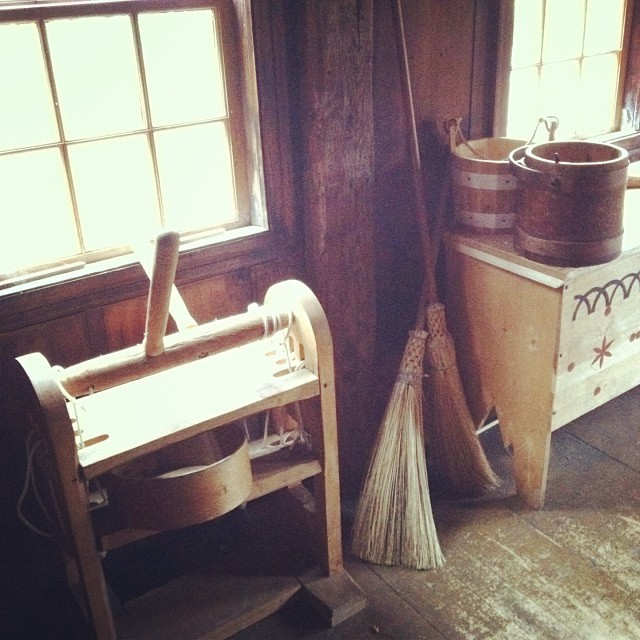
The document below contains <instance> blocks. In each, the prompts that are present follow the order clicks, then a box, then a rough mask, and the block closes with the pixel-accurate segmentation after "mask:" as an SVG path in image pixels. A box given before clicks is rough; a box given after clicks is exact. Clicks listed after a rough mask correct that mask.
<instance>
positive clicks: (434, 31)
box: [0, 0, 498, 537]
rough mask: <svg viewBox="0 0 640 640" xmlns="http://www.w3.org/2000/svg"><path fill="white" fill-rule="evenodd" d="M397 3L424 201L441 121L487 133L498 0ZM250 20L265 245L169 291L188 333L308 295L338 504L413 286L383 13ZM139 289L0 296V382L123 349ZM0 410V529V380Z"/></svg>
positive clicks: (211, 263) (353, 490)
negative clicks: (280, 285) (275, 300)
mask: <svg viewBox="0 0 640 640" xmlns="http://www.w3.org/2000/svg"><path fill="white" fill-rule="evenodd" d="M403 6H404V8H405V16H406V25H407V39H408V46H409V53H410V59H411V68H412V74H413V83H414V85H413V86H414V98H415V107H416V114H417V120H418V130H419V133H420V138H421V147H422V148H421V152H422V157H423V160H424V166H425V178H426V182H427V197H428V200H429V202H430V203H432V204H433V202H435V198H436V196H437V192H438V189H439V185H440V182H441V177H442V176H441V172H442V171H441V166H442V160H443V158H444V157H445V155H446V153H447V143H446V136H445V134H444V131H443V129H442V123H443V121H444V120H445V119H446V118H448V117H450V116H462V117H463V125H464V127H465V131H466V133H467V135H470V136H472V137H479V136H482V135H489V134H490V122H491V119H490V115H491V109H492V100H493V98H492V96H493V78H492V76H491V71H492V69H495V60H494V55H495V46H496V37H495V29H496V27H497V8H498V0H405V1H404V3H403ZM254 7H255V11H256V16H255V17H256V25H257V29H256V34H257V46H258V77H259V92H260V100H261V105H262V107H263V116H262V118H263V119H262V123H261V124H262V131H263V135H264V137H265V179H266V191H267V202H268V207H269V210H270V212H271V215H272V218H271V221H272V225H273V233H271V234H268V238H261V239H260V240H259V241H258V242H257V243H254V244H252V245H251V246H249V245H248V244H246V243H245V244H246V246H245V245H243V244H242V242H243V241H241V242H240V243H236V244H234V245H233V246H228V247H226V246H225V247H221V248H219V249H218V250H216V251H215V252H214V254H212V255H210V256H209V258H208V259H206V260H202V259H201V258H198V257H196V256H184V257H181V262H180V267H179V273H178V277H177V284H178V286H179V288H180V290H181V292H182V293H183V296H184V297H185V298H186V301H187V304H188V306H189V307H190V308H191V309H192V311H193V313H194V315H195V316H196V319H197V320H199V321H200V322H202V321H206V320H209V319H212V318H214V317H221V316H226V315H229V314H230V313H234V312H238V311H241V310H243V309H244V308H246V305H247V304H248V303H249V302H251V301H254V300H261V299H262V296H263V294H264V291H265V290H266V288H267V287H268V286H269V285H270V284H272V283H273V282H275V281H278V280H282V279H285V278H289V277H297V278H300V279H303V280H306V281H307V282H308V284H310V285H311V286H312V288H313V289H314V291H315V292H316V294H317V295H318V297H319V298H320V301H321V303H322V304H323V306H324V308H325V310H326V312H327V315H328V317H329V322H330V325H331V327H332V332H333V337H334V343H335V357H336V375H337V384H338V420H339V429H340V451H341V474H342V477H341V484H342V491H343V494H345V495H355V494H357V492H358V490H359V485H360V478H361V475H362V472H363V468H364V465H365V464H366V462H367V457H368V455H369V449H370V446H371V443H372V441H373V438H374V435H375V432H376V430H377V426H378V423H379V420H380V417H381V415H382V411H383V410H384V407H385V404H386V401H387V398H388V395H389V392H390V389H391V385H392V384H393V381H394V379H395V373H396V369H395V367H396V366H397V363H398V360H399V358H400V355H401V353H402V349H403V347H404V343H405V340H406V334H407V331H408V330H409V329H410V328H411V326H412V325H413V323H414V321H415V317H414V316H415V308H416V301H417V291H418V288H419V286H420V282H421V275H420V273H421V259H420V255H421V254H420V250H419V246H418V245H417V232H416V220H415V212H414V205H413V194H412V192H411V186H410V185H411V181H410V180H409V179H408V177H409V175H410V171H409V165H408V155H407V146H406V133H405V132H406V128H405V121H404V118H403V110H402V106H401V100H400V95H399V92H400V84H399V76H398V73H399V67H398V58H397V52H396V46H395V38H394V34H393V29H392V20H391V2H390V1H389V0H335V1H332V2H319V1H317V0H254ZM146 287H147V283H146V279H145V277H144V275H143V273H142V270H141V269H140V268H136V267H130V268H126V269H122V270H119V271H118V272H117V273H115V274H111V275H110V276H108V277H104V276H95V277H91V278H86V279H83V280H81V281H78V282H76V283H74V284H71V285H69V284H67V285H64V286H53V285H52V286H51V287H47V288H46V289H44V290H41V291H39V292H37V293H35V294H28V295H27V294H24V295H19V296H13V297H11V298H7V297H6V296H5V297H4V298H0V355H1V356H2V357H3V358H4V362H5V364H4V365H3V370H5V371H6V360H7V359H11V358H13V357H15V356H17V355H20V354H22V353H27V352H31V351H41V352H42V353H44V354H45V356H46V357H47V358H48V359H49V360H50V362H52V363H56V364H60V365H63V366H66V365H69V364H72V363H74V362H78V361H81V360H84V359H87V358H89V357H91V356H94V355H97V354H99V353H104V352H108V351H112V350H115V349H118V348H121V347H124V346H128V345H131V344H135V343H137V342H140V341H141V339H142V332H143V319H144V312H145V299H146ZM0 397H1V398H2V413H1V414H0V457H1V459H0V463H1V464H0V469H1V471H0V484H1V485H2V486H3V488H4V489H3V492H4V493H3V496H2V504H3V505H4V507H3V509H2V512H3V513H2V514H1V515H2V516H3V519H5V518H6V521H11V522H15V515H14V514H13V509H14V506H15V501H16V498H17V493H18V492H19V488H20V482H21V481H22V479H23V474H24V454H23V452H22V449H21V446H22V443H21V442H20V438H19V437H18V436H17V431H16V430H15V429H13V427H14V426H15V425H16V423H17V422H18V421H19V417H18V416H16V415H15V414H12V408H11V403H10V399H11V380H8V379H6V376H4V379H3V381H2V394H1V395H0ZM20 527H21V525H17V527H13V529H14V530H18V529H20ZM10 529H11V527H10ZM20 530H21V529H20ZM24 535H25V536H27V537H30V536H32V534H31V533H30V532H28V531H26V532H25V533H24Z"/></svg>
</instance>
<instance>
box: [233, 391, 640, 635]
mask: <svg viewBox="0 0 640 640" xmlns="http://www.w3.org/2000/svg"><path fill="white" fill-rule="evenodd" d="M482 438H483V443H484V444H485V448H486V450H487V453H488V455H489V457H490V460H491V463H492V465H493V467H494V470H495V471H496V472H498V473H499V475H500V476H501V477H502V479H503V483H502V486H501V488H500V489H499V490H498V491H497V492H495V493H494V494H492V495H490V496H487V497H485V498H483V499H481V500H476V501H463V502H450V501H437V502H435V504H434V517H435V520H436V525H437V527H438V530H439V540H440V543H441V546H442V548H443V552H444V554H445V556H446V559H447V563H446V566H445V567H444V568H442V569H438V570H434V571H423V572H418V571H411V570H406V569H402V568H397V567H380V566H373V565H368V564H364V563H361V562H359V561H356V560H353V559H348V562H347V567H348V570H349V572H350V574H351V575H352V577H353V578H354V579H355V580H356V582H357V583H358V584H359V585H360V587H361V588H362V589H363V590H364V591H365V593H366V594H367V596H368V598H369V601H370V604H369V607H368V608H367V609H366V610H365V611H363V612H362V613H360V614H358V615H356V616H355V617H353V618H351V619H350V620H347V621H345V622H343V623H342V624H341V625H338V626H337V627H335V628H333V629H331V630H322V629H320V628H319V627H318V626H317V625H314V624H313V623H312V622H310V621H309V620H308V619H307V620H305V617H304V613H303V611H302V609H301V607H300V606H299V607H298V611H294V607H291V610H290V611H286V610H283V611H282V612H281V613H280V614H277V615H275V616H273V617H271V618H269V619H267V620H264V621H262V622H260V623H258V624H257V625H255V626H254V627H253V628H251V629H248V630H246V631H244V632H242V633H240V634H237V635H236V636H235V640H266V639H273V640H276V639H277V640H288V639H294V638H295V639H298V638H313V639H314V640H320V639H323V640H325V639H326V640H330V639H335V640H338V639H340V640H347V639H349V640H354V639H361V638H362V639H365V638H375V637H379V638H391V639H394V640H419V639H423V638H424V639H433V640H436V639H440V638H446V639H449V640H454V639H456V640H457V639H464V640H489V639H490V640H520V639H522V640H536V639H540V640H543V639H545V640H546V639H549V640H563V639H566V640H637V639H638V638H640V389H636V390H633V391H631V392H629V393H627V394H626V395H624V396H621V397H620V398H618V399H616V400H614V401H613V402H610V403H609V404H608V405H606V406H604V407H602V408H600V409H598V410H596V411H594V412H592V413H591V414H589V415H587V416H584V417H582V418H581V419H579V420H577V421H575V422H574V423H572V424H570V425H567V426H566V427H564V428H563V429H560V430H559V431H556V432H555V433H554V435H553V438H552V454H551V464H550V473H549V481H548V489H547V501H546V505H545V507H544V509H542V510H541V511H530V510H527V509H526V508H524V507H523V506H522V504H520V503H519V501H518V500H517V499H516V498H515V496H514V493H515V490H514V485H513V481H512V476H511V460H510V456H509V454H508V453H507V452H506V451H505V450H504V448H503V447H502V444H501V440H500V438H499V434H498V432H497V429H493V430H491V431H489V432H487V433H485V434H483V436H482Z"/></svg>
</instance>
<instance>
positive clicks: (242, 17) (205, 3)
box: [0, 0, 268, 290]
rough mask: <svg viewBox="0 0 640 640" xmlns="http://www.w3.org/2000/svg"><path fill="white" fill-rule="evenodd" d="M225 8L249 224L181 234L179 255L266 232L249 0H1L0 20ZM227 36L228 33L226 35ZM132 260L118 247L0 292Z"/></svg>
mask: <svg viewBox="0 0 640 640" xmlns="http://www.w3.org/2000/svg"><path fill="white" fill-rule="evenodd" d="M222 4H226V5H228V9H227V14H229V12H233V13H234V16H235V19H234V20H233V24H231V25H230V24H229V21H228V19H227V25H226V28H227V29H233V30H234V33H233V34H232V38H231V39H230V38H227V42H229V41H230V40H231V41H232V44H233V46H237V43H240V49H239V50H237V51H236V52H234V64H235V65H238V66H239V67H240V69H241V71H240V72H239V73H237V74H235V76H234V79H233V80H228V81H235V82H236V86H235V88H234V89H233V92H234V93H235V105H234V107H233V108H234V111H235V112H236V113H237V112H238V111H241V117H240V118H237V117H236V123H239V126H241V127H242V131H241V132H239V135H238V138H239V139H242V144H243V149H242V150H241V151H240V152H239V153H236V152H235V151H236V150H234V158H233V162H234V165H235V167H234V169H235V170H236V171H237V172H238V173H239V174H242V173H243V172H244V174H245V175H244V178H243V179H244V182H245V184H246V189H245V206H246V207H247V210H248V212H249V213H248V215H249V216H250V218H249V219H248V222H249V224H246V225H244V226H240V227H238V228H236V229H232V230H218V231H215V230H209V231H205V232H202V233H195V234H189V233H186V234H184V236H183V240H182V245H181V251H185V252H189V251H194V250H195V251H197V250H199V249H201V248H203V247H207V246H212V245H220V244H223V243H227V242H228V241H234V240H239V241H241V242H242V241H244V240H246V239H247V238H249V237H252V236H256V235H260V234H263V233H264V232H266V231H267V230H268V220H267V212H266V204H265V186H264V171H263V164H262V145H261V134H260V119H259V117H258V94H257V78H256V68H255V58H254V43H253V26H252V21H251V8H250V2H249V0H188V1H185V0H161V1H160V0H115V1H109V0H67V1H58V0H35V1H34V0H24V1H9V2H3V1H2V0H0V19H2V20H3V21H19V20H44V19H51V18H57V17H67V16H77V15H99V14H101V13H109V14H113V13H123V14H131V13H139V12H143V11H145V10H146V11H158V10H163V9H166V10H168V11H171V10H181V9H190V8H195V9H197V8H211V7H212V6H215V5H222ZM227 35H228V36H229V35H231V34H230V33H227ZM223 49H225V50H224V55H228V54H229V52H228V45H225V44H224V43H223ZM135 261H136V258H135V256H133V255H132V253H131V249H130V247H118V248H116V249H115V250H113V251H103V252H95V253H93V254H88V255H86V256H74V257H70V258H69V259H68V260H61V261H57V262H54V263H50V264H43V265H37V266H34V269H33V270H31V269H30V270H26V271H25V273H24V274H20V275H19V276H17V277H12V278H10V279H6V280H4V281H1V280H0V290H2V289H8V288H15V287H22V286H23V285H25V284H26V285H27V288H31V287H30V286H29V283H32V282H36V284H39V282H38V281H40V280H41V279H43V278H44V279H45V282H46V283H55V282H58V281H60V280H68V279H69V278H73V277H77V276H79V275H91V274H93V273H97V272H101V271H108V270H111V269H114V268H120V267H122V266H126V265H128V264H131V263H133V262H135Z"/></svg>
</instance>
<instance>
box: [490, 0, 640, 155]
mask: <svg viewBox="0 0 640 640" xmlns="http://www.w3.org/2000/svg"><path fill="white" fill-rule="evenodd" d="M626 4H627V9H626V16H625V25H624V36H623V38H624V44H623V50H622V56H621V60H620V82H619V83H618V92H617V96H616V118H617V122H616V129H615V130H614V131H612V132H611V133H608V134H604V135H601V136H598V138H599V139H608V140H626V139H628V138H630V139H631V140H632V141H628V144H635V143H636V142H638V144H640V141H637V134H635V133H633V132H631V131H624V130H623V129H622V128H621V125H622V124H623V123H622V122H621V120H622V118H621V116H622V109H623V90H624V79H625V74H626V66H627V56H628V49H629V40H630V31H631V23H632V18H633V6H634V0H626ZM513 8H514V1H513V0H501V2H500V23H499V27H498V33H499V40H498V43H499V44H498V64H497V72H496V90H495V104H494V121H493V132H494V135H495V136H496V137H500V136H505V135H506V132H507V115H508V114H507V111H508V99H509V74H510V71H511V50H512V46H513V21H514V16H513ZM553 115H554V114H539V117H541V118H545V117H547V116H553ZM535 125H536V123H535V122H532V127H531V133H532V134H533V132H534V128H535ZM560 126H562V123H560Z"/></svg>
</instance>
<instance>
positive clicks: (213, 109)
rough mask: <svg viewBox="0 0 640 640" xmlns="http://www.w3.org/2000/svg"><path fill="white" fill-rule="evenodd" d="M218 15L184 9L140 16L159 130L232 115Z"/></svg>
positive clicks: (149, 80) (143, 47)
mask: <svg viewBox="0 0 640 640" xmlns="http://www.w3.org/2000/svg"><path fill="white" fill-rule="evenodd" d="M214 15H215V14H214V12H213V11H183V12H180V13H177V12H173V13H151V14H143V15H141V16H140V37H141V40H142V51H143V56H144V64H145V73H146V78H147V85H148V90H149V102H150V107H151V116H152V120H153V124H154V126H160V125H167V124H177V123H181V122H194V121H197V120H205V119H210V118H220V117H224V116H225V115H226V106H225V94H224V81H223V76H222V66H221V62H220V56H219V49H218V42H217V37H216V32H215V23H214ZM177 38H179V43H180V44H179V46H175V43H176V42H177Z"/></svg>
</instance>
